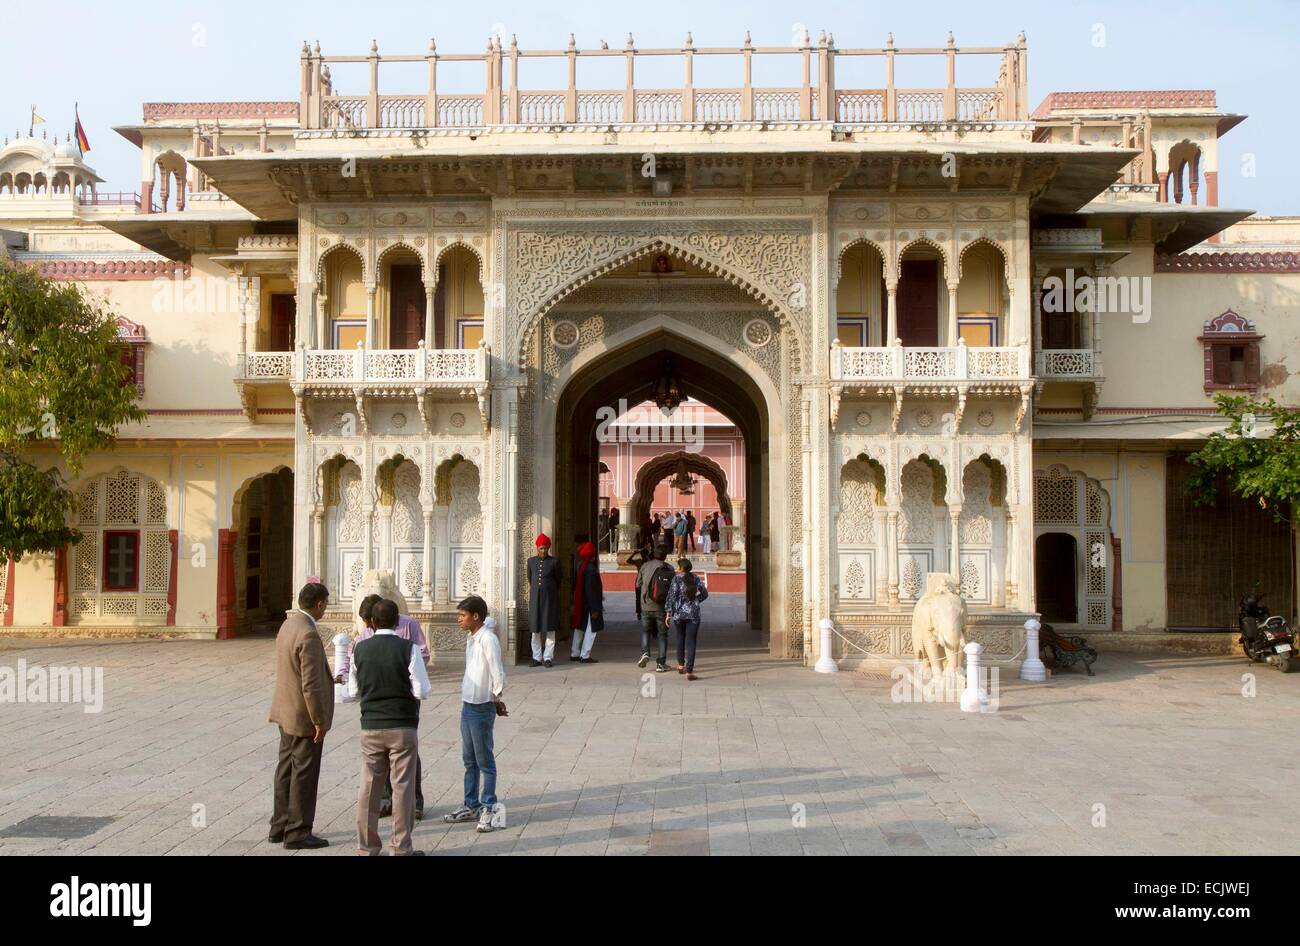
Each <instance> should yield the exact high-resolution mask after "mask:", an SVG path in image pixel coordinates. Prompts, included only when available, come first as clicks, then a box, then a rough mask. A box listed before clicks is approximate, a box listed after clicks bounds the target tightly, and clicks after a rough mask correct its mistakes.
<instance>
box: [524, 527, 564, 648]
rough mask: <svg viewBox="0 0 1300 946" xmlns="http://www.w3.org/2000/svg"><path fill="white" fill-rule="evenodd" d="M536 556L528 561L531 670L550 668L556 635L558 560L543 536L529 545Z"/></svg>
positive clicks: (549, 540) (558, 609)
mask: <svg viewBox="0 0 1300 946" xmlns="http://www.w3.org/2000/svg"><path fill="white" fill-rule="evenodd" d="M533 544H534V545H535V546H536V547H537V554H536V555H534V556H533V557H532V558H530V559H529V560H528V629H529V630H530V631H531V632H532V635H533V640H532V644H533V662H532V666H534V667H541V666H546V667H550V666H552V661H553V660H554V659H555V635H556V634H558V633H559V631H560V579H561V578H562V577H563V576H562V575H561V572H562V571H563V569H562V568H561V567H560V560H559V559H558V558H556V557H555V556H554V555H552V554H551V537H550V536H548V535H547V534H546V533H545V532H543V533H541V534H540V535H538V536H537V539H536V540H535V541H534V543H533Z"/></svg>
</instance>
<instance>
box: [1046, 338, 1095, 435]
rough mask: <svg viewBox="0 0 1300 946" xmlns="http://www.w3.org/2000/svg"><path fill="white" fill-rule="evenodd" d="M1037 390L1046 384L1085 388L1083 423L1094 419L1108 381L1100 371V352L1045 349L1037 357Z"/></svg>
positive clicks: (1080, 406) (1083, 392)
mask: <svg viewBox="0 0 1300 946" xmlns="http://www.w3.org/2000/svg"><path fill="white" fill-rule="evenodd" d="M1034 375H1035V386H1036V387H1037V388H1038V389H1039V390H1040V391H1041V390H1042V388H1043V386H1044V385H1045V384H1059V383H1070V382H1074V383H1076V384H1079V385H1082V388H1083V390H1082V401H1081V403H1080V405H1079V410H1080V412H1081V413H1082V414H1083V418H1084V420H1089V419H1091V417H1092V415H1093V412H1094V411H1095V410H1096V409H1097V402H1098V401H1099V400H1101V386H1102V383H1103V382H1104V381H1105V377H1104V376H1103V374H1102V368H1101V352H1100V351H1097V350H1096V349H1093V348H1044V349H1041V350H1039V351H1037V352H1035V353H1034Z"/></svg>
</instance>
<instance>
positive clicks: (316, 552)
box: [307, 503, 325, 581]
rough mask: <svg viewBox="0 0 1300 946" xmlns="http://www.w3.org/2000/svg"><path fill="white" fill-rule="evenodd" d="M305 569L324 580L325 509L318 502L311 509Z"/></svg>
mask: <svg viewBox="0 0 1300 946" xmlns="http://www.w3.org/2000/svg"><path fill="white" fill-rule="evenodd" d="M307 549H308V555H307V571H308V572H310V573H311V574H313V575H316V576H318V577H319V578H320V580H321V581H324V580H325V510H324V509H323V508H322V507H321V505H320V504H319V503H316V504H315V505H313V506H312V509H311V536H310V538H309V540H308V543H307Z"/></svg>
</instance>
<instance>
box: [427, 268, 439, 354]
mask: <svg viewBox="0 0 1300 946" xmlns="http://www.w3.org/2000/svg"><path fill="white" fill-rule="evenodd" d="M433 293H434V285H433V283H428V282H427V283H425V284H424V347H425V348H426V349H427V348H433V347H435V345H436V342H435V340H436V339H437V337H438V336H437V335H435V334H434V326H433Z"/></svg>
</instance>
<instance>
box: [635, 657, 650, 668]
mask: <svg viewBox="0 0 1300 946" xmlns="http://www.w3.org/2000/svg"><path fill="white" fill-rule="evenodd" d="M649 662H650V655H649V654H642V655H641V659H640V660H638V661H637V662H636V665H637V666H638V667H644V666H645V665H646V664H648V663H649Z"/></svg>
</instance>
